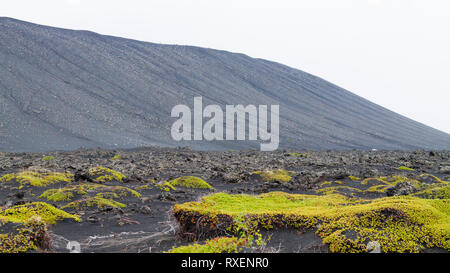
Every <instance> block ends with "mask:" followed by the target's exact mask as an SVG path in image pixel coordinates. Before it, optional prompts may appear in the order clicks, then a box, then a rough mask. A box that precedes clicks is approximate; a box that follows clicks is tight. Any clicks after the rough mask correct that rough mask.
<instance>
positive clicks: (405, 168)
mask: <svg viewBox="0 0 450 273" xmlns="http://www.w3.org/2000/svg"><path fill="white" fill-rule="evenodd" d="M397 170H400V171H415V170H414V169H411V168H408V167H406V166H400V167H398V168H397Z"/></svg>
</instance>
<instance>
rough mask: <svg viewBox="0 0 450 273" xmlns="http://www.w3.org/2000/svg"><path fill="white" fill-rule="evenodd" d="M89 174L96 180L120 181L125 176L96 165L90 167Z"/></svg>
mask: <svg viewBox="0 0 450 273" xmlns="http://www.w3.org/2000/svg"><path fill="white" fill-rule="evenodd" d="M89 174H90V175H91V176H92V177H93V178H94V180H95V181H97V182H110V181H122V180H123V179H124V178H126V176H125V175H123V174H122V173H120V172H117V171H114V170H111V169H108V168H105V167H96V168H93V169H90V170H89Z"/></svg>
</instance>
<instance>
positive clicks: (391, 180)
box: [361, 176, 425, 193]
mask: <svg viewBox="0 0 450 273" xmlns="http://www.w3.org/2000/svg"><path fill="white" fill-rule="evenodd" d="M400 182H410V183H412V184H413V186H414V187H415V188H416V189H417V190H421V189H424V188H425V185H424V184H423V183H422V182H420V181H418V180H416V179H412V178H408V177H404V176H392V177H385V176H383V177H377V178H366V179H364V180H363V181H362V182H361V183H362V184H363V185H366V186H367V185H369V186H371V187H369V188H368V189H367V190H366V192H372V193H374V192H376V193H385V192H386V190H387V189H388V188H390V187H391V186H395V185H397V183H400Z"/></svg>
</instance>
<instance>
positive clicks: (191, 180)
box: [169, 176, 214, 190]
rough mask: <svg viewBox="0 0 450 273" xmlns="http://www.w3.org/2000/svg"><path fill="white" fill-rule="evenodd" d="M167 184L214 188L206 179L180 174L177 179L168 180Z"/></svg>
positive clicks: (194, 187)
mask: <svg viewBox="0 0 450 273" xmlns="http://www.w3.org/2000/svg"><path fill="white" fill-rule="evenodd" d="M169 184H170V185H172V186H173V187H175V188H176V187H184V188H193V189H209V190H214V188H213V187H212V186H211V185H209V184H208V183H207V182H206V181H204V180H203V179H201V178H198V177H195V176H182V177H178V178H177V179H174V180H171V181H169Z"/></svg>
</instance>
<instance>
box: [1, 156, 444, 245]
mask: <svg viewBox="0 0 450 273" xmlns="http://www.w3.org/2000/svg"><path fill="white" fill-rule="evenodd" d="M447 181H450V152H449V151H416V152H400V151H342V152H341V151H322V152H311V151H290V150H289V151H288V150H283V151H276V152H259V151H254V150H252V151H226V152H198V151H192V150H190V149H184V148H180V149H165V148H142V149H135V150H99V149H89V150H77V151H73V152H52V153H45V154H43V153H0V234H1V235H0V252H29V251H38V252H166V251H171V252H202V251H207V252H227V251H232V252H234V251H241V252H448V250H449V249H450V221H449V219H450V204H449V199H448V198H449V192H450V190H449V182H447ZM194 241H195V242H196V244H193V242H194ZM180 246H181V247H180Z"/></svg>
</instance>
